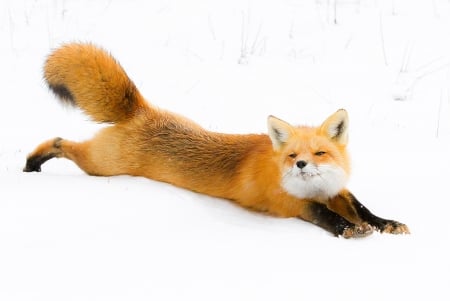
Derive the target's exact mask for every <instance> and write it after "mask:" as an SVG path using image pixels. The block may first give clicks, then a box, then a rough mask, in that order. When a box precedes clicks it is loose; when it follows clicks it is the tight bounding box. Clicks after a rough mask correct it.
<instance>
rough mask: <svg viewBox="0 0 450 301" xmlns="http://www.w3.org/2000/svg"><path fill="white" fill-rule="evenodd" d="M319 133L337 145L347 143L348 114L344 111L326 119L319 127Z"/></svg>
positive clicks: (339, 111) (341, 110)
mask: <svg viewBox="0 0 450 301" xmlns="http://www.w3.org/2000/svg"><path fill="white" fill-rule="evenodd" d="M319 130H320V132H321V133H322V134H324V135H325V136H327V137H328V138H329V139H331V140H333V141H336V142H337V143H339V144H342V145H346V144H347V142H348V114H347V111H346V110H344V109H340V110H338V111H337V112H336V113H334V114H333V115H331V116H330V117H328V118H327V119H326V120H325V121H324V122H323V123H322V125H321V126H320V128H319Z"/></svg>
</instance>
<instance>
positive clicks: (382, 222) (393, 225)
mask: <svg viewBox="0 0 450 301" xmlns="http://www.w3.org/2000/svg"><path fill="white" fill-rule="evenodd" d="M349 197H350V199H351V201H352V203H353V207H354V208H355V210H356V212H357V213H358V215H359V217H360V218H361V219H362V220H363V221H365V222H367V223H368V224H370V225H371V226H373V227H375V228H376V229H377V230H379V231H380V232H389V233H395V234H397V233H409V230H408V227H407V226H406V225H404V224H402V223H399V222H397V221H394V220H389V219H384V218H381V217H378V216H376V215H375V214H373V213H372V212H370V210H369V209H367V208H366V207H365V206H364V205H363V204H361V203H360V202H359V201H358V200H357V199H356V197H355V196H354V195H353V194H351V193H349Z"/></svg>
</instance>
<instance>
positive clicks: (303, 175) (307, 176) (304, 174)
mask: <svg viewBox="0 0 450 301" xmlns="http://www.w3.org/2000/svg"><path fill="white" fill-rule="evenodd" d="M298 176H299V177H300V178H302V179H303V180H308V179H311V178H313V177H315V176H318V174H317V173H313V172H310V171H300V172H299V173H298Z"/></svg>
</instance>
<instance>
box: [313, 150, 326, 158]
mask: <svg viewBox="0 0 450 301" xmlns="http://www.w3.org/2000/svg"><path fill="white" fill-rule="evenodd" d="M325 154H326V152H324V151H318V152H315V153H314V155H316V156H319V157H320V156H323V155H325Z"/></svg>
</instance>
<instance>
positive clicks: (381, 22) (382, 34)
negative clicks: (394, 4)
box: [380, 12, 389, 66]
mask: <svg viewBox="0 0 450 301" xmlns="http://www.w3.org/2000/svg"><path fill="white" fill-rule="evenodd" d="M380 38H381V50H382V52H383V58H384V65H385V66H389V64H388V61H387V56H386V47H385V45H384V33H383V16H382V15H381V12H380Z"/></svg>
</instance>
